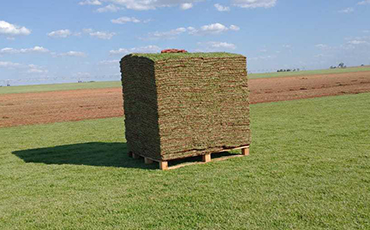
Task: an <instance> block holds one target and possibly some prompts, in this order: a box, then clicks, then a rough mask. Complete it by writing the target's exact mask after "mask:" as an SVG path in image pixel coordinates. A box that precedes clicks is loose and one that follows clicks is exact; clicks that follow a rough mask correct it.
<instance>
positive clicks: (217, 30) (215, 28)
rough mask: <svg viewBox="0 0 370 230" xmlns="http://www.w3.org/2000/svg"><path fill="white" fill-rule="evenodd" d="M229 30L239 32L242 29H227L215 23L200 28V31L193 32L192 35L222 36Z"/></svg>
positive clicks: (233, 27) (232, 26)
mask: <svg viewBox="0 0 370 230" xmlns="http://www.w3.org/2000/svg"><path fill="white" fill-rule="evenodd" d="M228 30H233V31H238V30H240V28H239V27H238V26H235V25H231V26H230V27H227V26H225V25H223V24H221V23H214V24H210V25H204V26H202V27H201V28H200V30H197V31H192V34H221V33H224V32H226V31H228Z"/></svg>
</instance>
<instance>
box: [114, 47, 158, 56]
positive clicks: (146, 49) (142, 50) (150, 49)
mask: <svg viewBox="0 0 370 230" xmlns="http://www.w3.org/2000/svg"><path fill="white" fill-rule="evenodd" d="M160 50H161V49H160V48H159V47H158V46H155V45H149V46H142V47H137V48H131V49H125V48H120V49H118V50H111V51H109V54H110V55H124V54H129V53H157V52H159V51H160Z"/></svg>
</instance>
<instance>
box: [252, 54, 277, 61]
mask: <svg viewBox="0 0 370 230" xmlns="http://www.w3.org/2000/svg"><path fill="white" fill-rule="evenodd" d="M274 58H276V56H275V55H266V56H257V57H251V58H248V60H249V61H257V60H269V59H274Z"/></svg>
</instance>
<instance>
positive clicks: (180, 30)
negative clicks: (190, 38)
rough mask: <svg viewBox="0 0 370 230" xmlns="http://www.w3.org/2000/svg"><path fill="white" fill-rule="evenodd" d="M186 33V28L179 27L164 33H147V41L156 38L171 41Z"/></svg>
mask: <svg viewBox="0 0 370 230" xmlns="http://www.w3.org/2000/svg"><path fill="white" fill-rule="evenodd" d="M186 31H187V29H186V28H184V27H179V28H177V29H173V30H170V31H165V32H158V31H156V32H154V33H149V39H158V38H166V39H173V38H175V37H176V36H178V35H180V34H182V33H185V32H186Z"/></svg>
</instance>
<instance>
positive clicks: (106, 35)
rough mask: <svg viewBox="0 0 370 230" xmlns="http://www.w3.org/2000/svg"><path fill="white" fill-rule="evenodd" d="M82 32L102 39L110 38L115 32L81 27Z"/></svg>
mask: <svg viewBox="0 0 370 230" xmlns="http://www.w3.org/2000/svg"><path fill="white" fill-rule="evenodd" d="M82 31H83V32H84V33H87V34H89V35H90V36H91V37H95V38H99V39H103V40H110V39H112V37H113V36H115V35H116V33H113V32H104V31H94V30H93V29H83V30H82Z"/></svg>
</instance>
